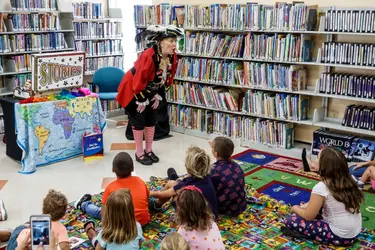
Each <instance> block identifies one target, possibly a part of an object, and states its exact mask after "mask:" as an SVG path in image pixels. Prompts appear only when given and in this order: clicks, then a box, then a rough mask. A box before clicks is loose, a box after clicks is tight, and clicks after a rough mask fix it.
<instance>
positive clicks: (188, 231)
mask: <svg viewBox="0 0 375 250" xmlns="http://www.w3.org/2000/svg"><path fill="white" fill-rule="evenodd" d="M176 204H177V210H176V216H175V219H176V224H177V226H178V227H179V228H178V231H177V232H178V233H179V234H180V235H181V236H182V237H183V238H184V239H185V240H186V241H187V242H188V243H189V246H190V248H191V249H217V250H224V249H225V246H224V243H223V239H222V238H221V234H220V230H219V228H218V226H217V224H216V223H215V221H214V216H213V214H212V212H211V209H210V207H209V206H208V204H207V201H206V199H205V198H204V196H203V193H202V191H201V190H200V189H199V188H197V187H195V186H187V187H184V188H183V189H182V190H180V191H179V194H178V196H177V199H176Z"/></svg>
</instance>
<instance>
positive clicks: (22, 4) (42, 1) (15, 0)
mask: <svg viewBox="0 0 375 250" xmlns="http://www.w3.org/2000/svg"><path fill="white" fill-rule="evenodd" d="M10 4H11V6H12V10H32V11H37V10H40V11H42V10H57V2H56V0H10Z"/></svg>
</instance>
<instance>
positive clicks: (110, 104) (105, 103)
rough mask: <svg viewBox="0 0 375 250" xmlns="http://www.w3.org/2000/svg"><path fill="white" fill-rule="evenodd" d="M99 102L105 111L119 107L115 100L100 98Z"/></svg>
mask: <svg viewBox="0 0 375 250" xmlns="http://www.w3.org/2000/svg"><path fill="white" fill-rule="evenodd" d="M100 102H101V104H102V109H103V111H104V112H105V113H108V112H112V111H116V110H119V109H120V108H121V107H120V104H119V103H118V102H117V101H116V100H101V101H100Z"/></svg>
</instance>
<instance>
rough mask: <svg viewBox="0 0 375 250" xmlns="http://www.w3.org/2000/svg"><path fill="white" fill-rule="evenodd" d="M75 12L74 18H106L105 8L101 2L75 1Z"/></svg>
mask: <svg viewBox="0 0 375 250" xmlns="http://www.w3.org/2000/svg"><path fill="white" fill-rule="evenodd" d="M73 14H74V18H81V19H100V18H104V9H103V6H102V4H101V3H92V2H80V3H73Z"/></svg>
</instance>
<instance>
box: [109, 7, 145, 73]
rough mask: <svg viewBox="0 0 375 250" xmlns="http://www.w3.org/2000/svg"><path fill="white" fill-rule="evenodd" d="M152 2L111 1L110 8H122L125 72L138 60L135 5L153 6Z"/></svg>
mask: <svg viewBox="0 0 375 250" xmlns="http://www.w3.org/2000/svg"><path fill="white" fill-rule="evenodd" d="M151 4H152V0H109V8H121V12H122V19H123V22H122V26H123V27H122V29H123V36H124V40H123V50H124V70H125V71H127V70H128V69H130V68H131V67H133V64H134V62H135V60H136V59H137V53H136V44H135V41H134V37H135V26H134V5H151Z"/></svg>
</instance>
